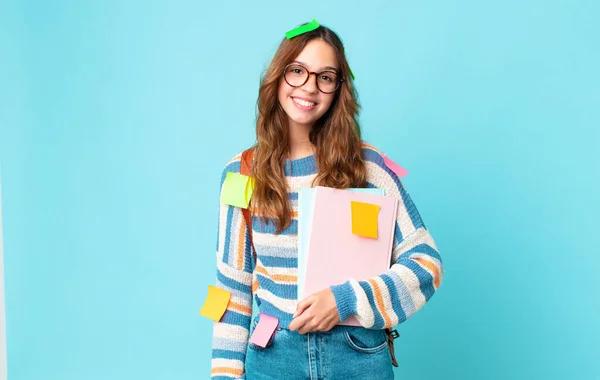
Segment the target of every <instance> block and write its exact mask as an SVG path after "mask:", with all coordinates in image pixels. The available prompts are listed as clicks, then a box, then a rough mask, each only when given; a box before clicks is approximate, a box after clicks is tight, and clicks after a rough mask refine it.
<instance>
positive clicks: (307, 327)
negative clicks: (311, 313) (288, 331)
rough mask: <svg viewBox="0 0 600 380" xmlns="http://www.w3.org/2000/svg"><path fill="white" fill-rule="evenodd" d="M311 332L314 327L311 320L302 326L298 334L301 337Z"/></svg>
mask: <svg viewBox="0 0 600 380" xmlns="http://www.w3.org/2000/svg"><path fill="white" fill-rule="evenodd" d="M313 331H315V325H314V322H313V320H312V319H311V320H309V321H307V322H306V324H304V326H302V327H301V328H300V329H299V330H298V332H299V333H300V334H302V335H304V334H308V333H309V332H313Z"/></svg>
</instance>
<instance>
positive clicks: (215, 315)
mask: <svg viewBox="0 0 600 380" xmlns="http://www.w3.org/2000/svg"><path fill="white" fill-rule="evenodd" d="M230 298H231V293H229V292H228V291H227V290H224V289H221V288H217V287H214V286H212V285H208V295H207V296H206V301H204V305H203V306H202V309H200V314H201V315H204V316H205V317H208V318H210V319H212V320H214V321H216V322H219V321H220V320H221V317H222V316H223V314H225V310H227V305H229V299H230Z"/></svg>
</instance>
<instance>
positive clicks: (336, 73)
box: [283, 63, 345, 94]
mask: <svg viewBox="0 0 600 380" xmlns="http://www.w3.org/2000/svg"><path fill="white" fill-rule="evenodd" d="M290 66H300V67H302V68H303V69H304V70H306V72H307V73H308V75H307V76H306V79H305V80H304V82H303V83H302V84H299V85H296V86H294V85H293V84H291V83H290V82H288V80H287V78H286V77H285V73H286V71H287V69H288V67H290ZM323 73H335V75H337V76H339V77H340V78H338V80H337V81H336V85H335V89H334V90H333V91H331V92H326V91H323V90H321V87H319V75H321V74H323ZM312 74H315V78H317V80H316V81H315V83H316V85H317V88H318V89H319V91H321V92H322V93H324V94H333V93H334V92H336V91H337V90H338V88H340V84H342V83H343V82H345V80H344V78H342V77H341V75H340V74H339V73H338V72H337V71H335V70H323V71H321V72H318V73H317V72H314V71H310V70H309V69H308V68H307V67H306V66H304V65H301V64H299V63H290V64H288V65H286V66H285V67H284V68H283V80H285V83H287V84H288V85H290V86H291V87H302V86H304V85H305V84H306V82H308V80H309V79H310V76H311V75H312Z"/></svg>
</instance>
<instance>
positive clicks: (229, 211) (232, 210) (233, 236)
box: [211, 160, 252, 380]
mask: <svg viewBox="0 0 600 380" xmlns="http://www.w3.org/2000/svg"><path fill="white" fill-rule="evenodd" d="M239 167H240V165H239V160H238V161H235V160H234V161H232V162H231V163H230V164H229V165H227V167H226V168H225V170H224V171H223V175H222V178H221V189H222V188H223V182H224V179H225V176H226V174H227V172H228V171H232V172H237V173H239ZM218 220H219V227H218V236H217V280H216V286H217V287H219V288H221V289H225V290H227V291H229V292H230V293H231V299H230V302H229V305H228V306H227V310H226V311H225V313H224V315H223V317H222V318H221V320H220V321H219V322H215V323H214V326H213V339H212V360H211V379H212V380H231V379H244V378H245V375H244V362H245V358H246V347H247V345H248V335H249V330H250V322H251V318H252V251H251V249H252V248H251V243H250V234H249V231H248V229H247V227H246V221H245V219H244V216H243V214H242V210H241V209H240V208H238V207H234V206H229V205H223V204H220V206H219V218H218Z"/></svg>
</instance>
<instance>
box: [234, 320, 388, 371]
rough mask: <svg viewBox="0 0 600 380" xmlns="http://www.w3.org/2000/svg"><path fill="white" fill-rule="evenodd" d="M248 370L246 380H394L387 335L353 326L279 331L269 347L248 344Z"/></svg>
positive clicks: (254, 323) (382, 332)
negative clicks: (302, 330)
mask: <svg viewBox="0 0 600 380" xmlns="http://www.w3.org/2000/svg"><path fill="white" fill-rule="evenodd" d="M257 323H258V320H257V318H255V319H254V321H253V322H252V325H251V329H250V333H252V332H253V331H254V328H255V327H256V324H257ZM245 367H246V379H247V380H390V379H393V378H394V373H393V371H392V359H391V356H390V349H389V346H388V343H387V336H386V334H385V332H384V331H383V330H369V329H365V328H362V327H350V326H336V327H334V328H333V329H332V330H330V331H328V332H315V333H308V334H306V335H301V334H299V333H298V332H297V331H290V330H287V329H282V328H278V329H277V331H276V332H275V334H274V336H273V337H272V338H271V340H270V341H269V343H268V344H267V347H265V348H263V347H260V346H256V345H254V344H252V343H248V350H247V352H246V362H245Z"/></svg>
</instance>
